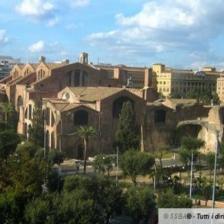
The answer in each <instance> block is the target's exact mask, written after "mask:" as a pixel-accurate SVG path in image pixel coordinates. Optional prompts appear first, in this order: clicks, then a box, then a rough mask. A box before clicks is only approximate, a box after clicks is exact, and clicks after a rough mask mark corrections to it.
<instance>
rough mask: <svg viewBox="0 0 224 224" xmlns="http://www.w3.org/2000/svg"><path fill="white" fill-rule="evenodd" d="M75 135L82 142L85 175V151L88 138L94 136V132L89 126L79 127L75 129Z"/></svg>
mask: <svg viewBox="0 0 224 224" xmlns="http://www.w3.org/2000/svg"><path fill="white" fill-rule="evenodd" d="M76 134H77V135H78V136H79V137H80V138H81V139H82V140H83V146H84V155H83V160H84V169H83V171H84V173H86V160H87V149H88V140H89V138H90V137H92V136H94V135H95V134H96V130H95V129H94V128H93V127H91V126H81V127H79V128H78V129H77V131H76Z"/></svg>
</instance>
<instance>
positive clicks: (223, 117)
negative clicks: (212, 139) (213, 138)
mask: <svg viewBox="0 0 224 224" xmlns="http://www.w3.org/2000/svg"><path fill="white" fill-rule="evenodd" d="M219 116H220V121H221V123H222V124H224V108H221V109H220V111H219Z"/></svg>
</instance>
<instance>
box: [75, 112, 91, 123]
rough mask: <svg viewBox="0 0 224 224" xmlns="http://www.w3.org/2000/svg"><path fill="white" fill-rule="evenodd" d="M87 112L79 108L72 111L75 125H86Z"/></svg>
mask: <svg viewBox="0 0 224 224" xmlns="http://www.w3.org/2000/svg"><path fill="white" fill-rule="evenodd" d="M88 122H89V114H88V112H87V111H85V110H79V111H76V112H74V125H75V126H85V125H88Z"/></svg>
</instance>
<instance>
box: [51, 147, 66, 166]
mask: <svg viewBox="0 0 224 224" xmlns="http://www.w3.org/2000/svg"><path fill="white" fill-rule="evenodd" d="M48 161H49V162H50V163H51V164H52V165H54V164H57V165H60V164H61V163H63V161H64V153H63V152H59V151H58V150H56V149H52V150H50V152H49V153H48Z"/></svg>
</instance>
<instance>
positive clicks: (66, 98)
mask: <svg viewBox="0 0 224 224" xmlns="http://www.w3.org/2000/svg"><path fill="white" fill-rule="evenodd" d="M69 98H70V94H69V93H66V92H65V93H63V94H62V99H63V100H69Z"/></svg>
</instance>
